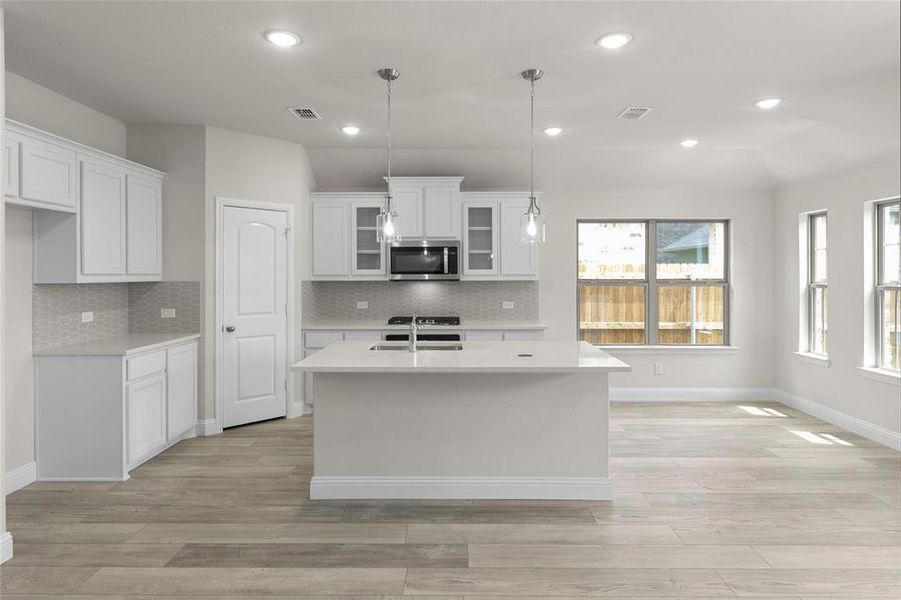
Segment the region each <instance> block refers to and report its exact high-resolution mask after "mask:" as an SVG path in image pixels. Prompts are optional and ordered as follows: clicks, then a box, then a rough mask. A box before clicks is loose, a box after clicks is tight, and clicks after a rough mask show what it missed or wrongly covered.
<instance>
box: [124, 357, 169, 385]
mask: <svg viewBox="0 0 901 600" xmlns="http://www.w3.org/2000/svg"><path fill="white" fill-rule="evenodd" d="M165 370H166V351H165V350H158V351H157V352H150V353H148V354H142V355H140V356H135V357H134V358H129V359H128V361H127V362H126V374H127V377H128V380H129V381H132V380H133V379H140V378H141V377H146V376H147V375H152V374H154V373H160V372H162V371H165Z"/></svg>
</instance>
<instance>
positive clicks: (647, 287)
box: [575, 219, 732, 348]
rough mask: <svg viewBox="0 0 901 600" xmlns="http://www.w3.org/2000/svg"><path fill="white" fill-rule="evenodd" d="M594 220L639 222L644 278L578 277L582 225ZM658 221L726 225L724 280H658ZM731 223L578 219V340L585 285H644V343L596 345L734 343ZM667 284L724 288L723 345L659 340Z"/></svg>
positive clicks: (679, 220) (715, 346)
mask: <svg viewBox="0 0 901 600" xmlns="http://www.w3.org/2000/svg"><path fill="white" fill-rule="evenodd" d="M583 223H584V224H591V223H601V224H605V223H638V224H641V225H643V226H644V228H645V253H644V260H645V276H644V279H581V278H580V277H579V225H581V224H583ZM658 223H709V224H714V223H721V224H722V225H723V232H724V233H723V277H722V278H721V279H706V278H705V279H658V277H657V224H658ZM731 230H732V222H731V220H730V219H576V260H575V268H576V339H580V333H581V320H582V319H581V312H582V311H581V309H582V306H581V301H580V293H579V290H580V288H581V287H583V286H614V287H616V286H629V285H632V286H641V287H643V288H644V342H643V343H640V344H593V345H594V346H598V347H600V348H604V347H612V346H616V347H628V348H644V347H655V346H656V347H660V346H664V347H667V348H726V347H729V346H730V344H731V327H730V321H731V290H732V284H731V270H732V243H731V240H732V238H731V236H732V231H731ZM668 286H687V287H720V288H722V289H723V341H722V343H720V344H692V343H687V344H672V343H661V342H660V341H658V340H659V335H658V333H659V329H660V323H659V315H658V294H659V292H658V290H659V289H660V288H661V287H668Z"/></svg>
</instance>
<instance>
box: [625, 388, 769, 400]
mask: <svg viewBox="0 0 901 600" xmlns="http://www.w3.org/2000/svg"><path fill="white" fill-rule="evenodd" d="M775 399H776V398H775V391H774V390H773V389H772V388H681V387H680V388H610V401H611V402H738V401H743V402H767V401H769V402H772V401H774V400H775Z"/></svg>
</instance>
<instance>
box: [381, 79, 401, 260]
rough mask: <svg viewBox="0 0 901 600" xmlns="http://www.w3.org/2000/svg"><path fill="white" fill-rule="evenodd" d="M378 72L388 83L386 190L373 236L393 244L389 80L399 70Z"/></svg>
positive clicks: (396, 237) (396, 231) (396, 222)
mask: <svg viewBox="0 0 901 600" xmlns="http://www.w3.org/2000/svg"><path fill="white" fill-rule="evenodd" d="M378 74H379V77H381V78H382V79H384V80H385V82H386V83H387V84H388V136H387V142H388V144H387V150H388V152H387V154H388V177H387V180H388V192H387V193H386V194H385V204H384V205H383V206H382V210H381V211H380V212H379V214H378V216H377V217H376V218H375V226H376V231H375V236H376V241H378V242H379V243H382V242H384V243H387V244H393V243H395V242H399V241H400V216H399V215H398V214H397V211H396V210H395V208H394V204H393V203H392V200H393V198H392V197H391V82H392V81H394V80H395V79H397V78H398V77H400V71H398V70H397V69H394V68H392V67H385V68H384V69H379V70H378Z"/></svg>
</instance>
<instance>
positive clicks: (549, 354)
mask: <svg viewBox="0 0 901 600" xmlns="http://www.w3.org/2000/svg"><path fill="white" fill-rule="evenodd" d="M424 343H425V344H428V345H442V344H441V343H436V342H424ZM459 344H460V345H462V346H463V349H462V350H420V351H418V352H416V353H412V352H408V351H406V350H405V348H406V347H407V344H406V342H400V343H395V344H386V343H381V344H380V345H383V346H385V345H393V346H399V347H402V348H404V349H401V350H372V349H371V348H372V347H373V345H374V343H373V342H335V343H334V344H330V345H329V346H327V347H326V348H324V349H322V350H320V351H318V352H316V353H315V354H313V355H311V356H308V357H307V358H305V359H303V360H301V361H300V362H298V363H296V364H295V365H294V366H293V369H295V370H298V371H307V372H312V373H574V372H585V371H598V372H606V373H611V372H617V371H620V372H628V371H631V370H632V367H630V366H629V365H627V364H626V363H624V362H622V361H621V360H619V359H617V358H614V357H612V356H610V355H609V354H607V353H606V352H604V351H603V350H601V349H600V348H596V347H594V346H592V345H591V344H588V343H587V342H460V343H459ZM443 345H456V343H450V344H443Z"/></svg>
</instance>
